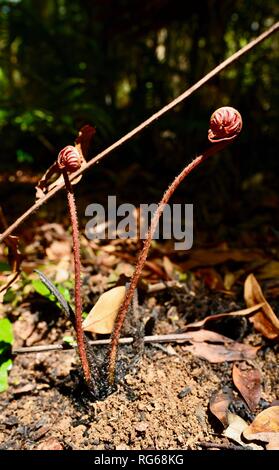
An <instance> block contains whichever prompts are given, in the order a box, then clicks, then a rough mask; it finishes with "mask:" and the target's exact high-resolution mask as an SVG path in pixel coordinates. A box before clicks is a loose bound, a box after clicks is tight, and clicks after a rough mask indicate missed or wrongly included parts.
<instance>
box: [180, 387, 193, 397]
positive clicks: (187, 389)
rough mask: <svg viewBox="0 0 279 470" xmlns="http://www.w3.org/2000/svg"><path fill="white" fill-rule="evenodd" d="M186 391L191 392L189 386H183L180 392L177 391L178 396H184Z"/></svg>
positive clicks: (186, 393)
mask: <svg viewBox="0 0 279 470" xmlns="http://www.w3.org/2000/svg"><path fill="white" fill-rule="evenodd" d="M188 393H191V387H184V388H183V389H182V390H180V392H179V393H178V395H177V396H178V398H184V397H186V395H188Z"/></svg>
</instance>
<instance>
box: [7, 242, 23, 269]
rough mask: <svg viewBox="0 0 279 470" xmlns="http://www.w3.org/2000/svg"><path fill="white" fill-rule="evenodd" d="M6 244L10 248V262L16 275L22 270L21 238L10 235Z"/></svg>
mask: <svg viewBox="0 0 279 470" xmlns="http://www.w3.org/2000/svg"><path fill="white" fill-rule="evenodd" d="M5 243H6V245H7V246H8V250H9V251H8V261H9V264H10V266H11V268H12V271H13V272H14V273H16V272H18V271H19V269H20V264H21V261H22V256H21V253H20V251H19V248H18V247H19V237H16V236H15V235H8V236H7V238H6V239H5Z"/></svg>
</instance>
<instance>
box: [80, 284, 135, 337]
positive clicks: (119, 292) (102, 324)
mask: <svg viewBox="0 0 279 470" xmlns="http://www.w3.org/2000/svg"><path fill="white" fill-rule="evenodd" d="M125 292H126V289H125V287H124V286H118V287H114V288H113V289H110V290H109V291H107V292H105V293H104V294H102V295H101V296H100V297H99V299H98V300H97V302H96V304H95V305H94V307H93V308H92V310H91V311H90V313H89V314H88V316H87V317H86V319H85V320H84V322H83V324H82V326H83V329H84V331H90V332H91V333H99V334H110V333H111V332H112V330H113V326H114V322H115V319H116V316H117V313H118V310H119V308H120V307H121V304H122V303H123V300H124V297H125Z"/></svg>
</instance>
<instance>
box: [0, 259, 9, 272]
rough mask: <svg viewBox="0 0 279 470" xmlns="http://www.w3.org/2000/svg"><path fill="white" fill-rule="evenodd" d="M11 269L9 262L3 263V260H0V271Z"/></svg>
mask: <svg viewBox="0 0 279 470" xmlns="http://www.w3.org/2000/svg"><path fill="white" fill-rule="evenodd" d="M10 270H11V267H10V265H9V263H4V262H3V261H0V271H1V272H3V271H10Z"/></svg>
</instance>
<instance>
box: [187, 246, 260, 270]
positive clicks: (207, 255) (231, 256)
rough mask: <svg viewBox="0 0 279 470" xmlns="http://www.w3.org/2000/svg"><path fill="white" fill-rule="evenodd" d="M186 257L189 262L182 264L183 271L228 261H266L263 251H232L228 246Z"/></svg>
mask: <svg viewBox="0 0 279 470" xmlns="http://www.w3.org/2000/svg"><path fill="white" fill-rule="evenodd" d="M186 256H187V261H185V262H182V263H180V266H181V268H182V270H183V271H189V270H191V269H193V268H196V267H199V266H215V265H218V264H222V263H225V262H227V261H236V262H248V261H255V260H263V259H264V253H263V251H261V250H256V249H254V250H248V249H237V248H233V249H230V248H229V247H228V246H227V245H226V244H222V245H221V246H218V247H216V248H211V249H210V250H209V249H197V250H191V252H190V253H189V254H187V255H186Z"/></svg>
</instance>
